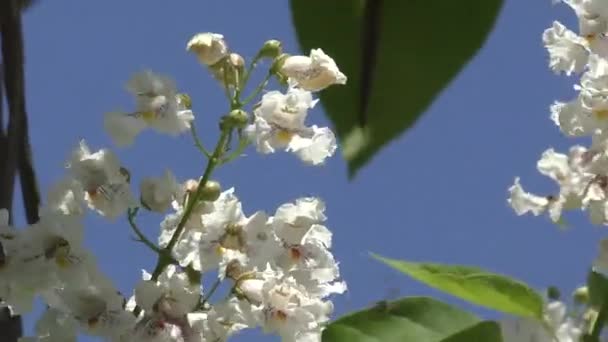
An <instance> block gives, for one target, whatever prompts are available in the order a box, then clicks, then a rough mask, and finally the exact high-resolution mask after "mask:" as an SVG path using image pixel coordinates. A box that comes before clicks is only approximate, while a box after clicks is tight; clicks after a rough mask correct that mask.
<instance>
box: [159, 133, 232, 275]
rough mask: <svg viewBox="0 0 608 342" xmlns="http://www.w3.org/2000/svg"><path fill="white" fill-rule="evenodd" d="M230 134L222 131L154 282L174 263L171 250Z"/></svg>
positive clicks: (161, 259) (217, 163)
mask: <svg viewBox="0 0 608 342" xmlns="http://www.w3.org/2000/svg"><path fill="white" fill-rule="evenodd" d="M230 133H231V130H230V129H223V130H222V134H221V136H220V139H219V141H218V142H217V145H216V146H215V150H214V151H213V154H212V155H211V158H209V161H208V162H207V167H206V168H205V171H204V172H203V176H202V177H201V179H200V181H199V183H198V187H197V189H196V192H195V193H194V195H193V196H190V197H189V198H188V203H186V208H185V209H184V214H183V215H182V218H181V219H180V221H179V223H178V224H177V228H175V232H173V235H172V236H171V239H170V240H169V243H168V244H167V246H166V247H165V248H163V249H162V251H163V253H161V254H159V258H158V261H157V263H156V267H155V268H154V272H152V280H157V279H158V277H159V276H160V274H161V273H162V272H163V270H164V269H165V267H166V266H167V265H169V264H171V263H172V261H173V258H172V257H171V250H172V249H173V247H175V244H176V243H177V241H178V240H179V238H180V236H181V234H182V232H183V230H184V227H185V226H186V222H188V219H189V218H190V214H191V213H192V210H193V209H194V207H195V205H196V204H197V203H198V200H199V198H200V196H201V194H202V193H203V189H204V188H205V185H206V184H207V181H208V180H209V178H210V177H211V173H212V172H213V170H214V169H215V167H216V166H218V165H219V164H220V161H221V157H222V154H223V153H224V150H225V147H226V146H225V145H226V141H227V140H228V137H229V136H230Z"/></svg>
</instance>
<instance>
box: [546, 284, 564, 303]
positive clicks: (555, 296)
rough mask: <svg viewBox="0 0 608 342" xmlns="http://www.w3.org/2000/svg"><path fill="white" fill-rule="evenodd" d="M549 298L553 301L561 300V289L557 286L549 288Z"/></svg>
mask: <svg viewBox="0 0 608 342" xmlns="http://www.w3.org/2000/svg"><path fill="white" fill-rule="evenodd" d="M547 297H548V298H549V299H551V300H559V297H561V293H560V292H559V289H558V288H557V287H555V286H549V288H548V289H547Z"/></svg>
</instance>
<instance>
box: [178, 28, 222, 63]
mask: <svg viewBox="0 0 608 342" xmlns="http://www.w3.org/2000/svg"><path fill="white" fill-rule="evenodd" d="M186 49H187V50H188V51H191V52H193V53H195V54H196V56H197V57H198V60H199V61H200V62H201V63H202V64H205V65H209V66H211V65H214V64H216V63H217V62H219V61H220V60H221V59H222V58H224V57H226V56H227V55H228V46H227V44H226V41H224V36H223V35H221V34H217V33H210V32H206V33H198V34H196V35H194V36H193V37H192V38H191V39H190V41H189V42H188V45H187V47H186Z"/></svg>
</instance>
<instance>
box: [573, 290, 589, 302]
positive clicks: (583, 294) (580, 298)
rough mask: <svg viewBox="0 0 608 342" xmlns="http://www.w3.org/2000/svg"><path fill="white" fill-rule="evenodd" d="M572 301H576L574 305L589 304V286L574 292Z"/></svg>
mask: <svg viewBox="0 0 608 342" xmlns="http://www.w3.org/2000/svg"><path fill="white" fill-rule="evenodd" d="M572 299H574V303H576V304H582V305H584V304H587V303H588V302H589V289H588V288H587V286H581V287H579V288H578V289H576V290H574V293H573V294H572Z"/></svg>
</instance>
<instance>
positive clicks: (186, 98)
mask: <svg viewBox="0 0 608 342" xmlns="http://www.w3.org/2000/svg"><path fill="white" fill-rule="evenodd" d="M177 101H178V103H179V104H181V105H183V106H184V108H186V109H192V99H191V98H190V95H188V94H177Z"/></svg>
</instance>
